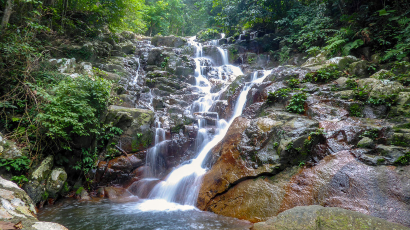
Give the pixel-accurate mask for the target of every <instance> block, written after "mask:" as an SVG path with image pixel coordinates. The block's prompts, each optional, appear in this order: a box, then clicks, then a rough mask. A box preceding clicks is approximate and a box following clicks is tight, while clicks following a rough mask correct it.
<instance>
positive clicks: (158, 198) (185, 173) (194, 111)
mask: <svg viewBox="0 0 410 230" xmlns="http://www.w3.org/2000/svg"><path fill="white" fill-rule="evenodd" d="M194 39H195V38H192V39H191V40H190V41H189V44H190V45H192V46H193V47H195V48H196V57H195V59H194V60H195V64H196V68H195V79H196V87H197V88H198V89H199V91H200V93H201V94H204V96H202V97H201V98H199V99H198V100H197V101H195V102H194V103H193V104H192V105H191V109H190V110H189V111H188V110H186V112H185V113H190V114H191V115H194V116H195V115H198V114H206V113H208V112H209V109H210V108H211V106H212V104H213V102H214V101H215V100H217V99H218V97H219V93H211V83H210V82H209V81H208V79H207V78H206V77H205V76H204V75H203V73H202V69H203V66H202V65H201V63H202V62H204V61H205V60H206V58H204V57H202V53H203V52H202V45H201V44H199V43H196V42H194ZM218 50H220V53H221V56H222V59H223V62H224V66H220V67H218V68H217V69H218V72H219V73H218V76H219V77H218V78H219V80H222V81H225V82H226V81H228V80H229V78H225V79H222V71H225V70H226V72H229V73H231V74H232V75H234V76H239V75H241V74H243V73H242V71H241V70H240V69H239V67H235V66H232V65H228V59H227V54H226V51H225V50H223V49H221V48H220V47H218ZM270 72H271V71H263V74H262V76H261V77H259V78H258V76H259V74H258V72H255V73H254V74H253V76H252V79H251V82H247V83H246V84H245V86H244V87H243V89H242V91H241V93H240V95H239V98H238V100H237V102H236V105H235V110H234V115H233V116H232V117H231V119H230V120H229V122H227V121H225V120H223V119H219V118H218V116H217V115H216V118H217V122H216V130H217V131H216V132H215V134H214V136H210V135H209V133H208V130H207V127H206V121H205V119H203V118H201V117H200V116H199V118H198V134H197V139H196V146H197V148H196V149H197V151H198V154H197V156H196V158H194V159H192V160H191V161H190V163H188V164H184V165H181V166H179V167H178V168H176V169H175V170H174V171H172V172H171V173H170V174H169V175H168V176H167V178H166V179H165V180H164V181H162V182H160V183H158V184H157V185H156V186H155V187H154V189H153V190H152V191H151V193H150V194H149V200H146V201H145V202H143V203H141V204H140V205H139V206H140V207H139V208H140V209H141V210H167V209H170V208H171V207H174V205H178V204H182V205H184V206H181V205H179V206H180V207H179V208H181V207H183V208H182V209H184V208H185V209H192V208H195V207H194V205H195V203H196V200H197V196H198V193H199V189H200V186H201V181H202V176H203V175H204V174H205V172H206V168H205V166H204V164H205V160H206V158H207V155H208V153H209V152H210V150H211V149H212V148H213V147H214V146H216V145H217V144H218V143H219V142H220V141H221V140H222V139H223V138H224V136H225V134H226V132H227V131H228V128H229V126H230V125H231V124H232V122H233V121H234V119H235V118H236V117H238V116H240V115H241V114H242V110H243V108H244V106H245V104H246V95H247V94H248V92H249V90H250V89H251V88H252V86H253V85H254V84H257V83H261V82H262V81H263V80H264V79H265V78H266V76H268V75H269V74H270ZM156 130H157V131H156V139H155V146H154V147H153V148H151V149H150V150H149V151H148V155H149V156H148V157H147V165H148V164H151V165H152V164H156V163H158V162H157V160H156V158H157V157H158V152H157V151H161V148H162V147H161V145H162V144H163V143H164V141H163V139H162V138H165V137H162V135H164V134H163V133H162V131H163V130H162V131H161V127H160V126H158V127H157V129H156ZM157 135H158V139H157ZM161 141H162V142H161ZM153 159H155V160H153ZM148 161H149V162H148ZM155 167H157V166H155ZM151 168H152V167H151ZM157 175H158V174H157ZM157 175H156V174H155V169H154V170H153V169H151V174H150V176H151V177H155V176H157ZM175 203H177V204H175Z"/></svg>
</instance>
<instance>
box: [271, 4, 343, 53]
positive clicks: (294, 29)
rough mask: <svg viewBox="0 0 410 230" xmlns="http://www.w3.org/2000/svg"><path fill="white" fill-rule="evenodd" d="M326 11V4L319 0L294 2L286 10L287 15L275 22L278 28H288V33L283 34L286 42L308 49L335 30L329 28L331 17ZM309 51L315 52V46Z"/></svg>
mask: <svg viewBox="0 0 410 230" xmlns="http://www.w3.org/2000/svg"><path fill="white" fill-rule="evenodd" d="M326 11H327V9H326V4H323V3H319V2H314V3H312V4H309V5H302V4H296V5H294V7H293V8H292V9H290V10H289V11H288V12H287V17H284V18H282V19H280V20H277V21H276V24H277V25H278V27H279V28H280V29H288V30H289V34H288V35H286V36H284V40H285V41H286V42H287V43H289V44H292V43H295V44H297V45H298V47H299V49H300V50H301V51H305V50H309V49H310V48H312V47H315V46H316V47H317V45H316V44H318V43H319V42H322V41H323V40H324V39H325V38H327V37H328V36H329V34H330V33H334V32H335V31H336V30H332V29H330V28H331V27H332V19H331V18H330V17H329V16H328V15H327V12H326ZM309 52H311V53H312V52H313V53H316V52H317V48H314V49H310V50H309Z"/></svg>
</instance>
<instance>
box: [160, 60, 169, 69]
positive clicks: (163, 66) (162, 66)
mask: <svg viewBox="0 0 410 230" xmlns="http://www.w3.org/2000/svg"><path fill="white" fill-rule="evenodd" d="M168 60H169V57H165V58H164V61H163V62H161V68H163V69H165V67H167V65H168Z"/></svg>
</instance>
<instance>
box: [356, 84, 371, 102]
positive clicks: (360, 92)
mask: <svg viewBox="0 0 410 230" xmlns="http://www.w3.org/2000/svg"><path fill="white" fill-rule="evenodd" d="M369 94H370V92H369V90H368V89H367V87H366V86H364V87H358V88H356V90H355V91H354V98H355V99H356V100H359V101H366V100H367V98H368V97H369Z"/></svg>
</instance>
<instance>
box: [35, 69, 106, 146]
mask: <svg viewBox="0 0 410 230" xmlns="http://www.w3.org/2000/svg"><path fill="white" fill-rule="evenodd" d="M110 91H111V83H110V82H109V81H107V80H105V79H102V78H99V77H96V78H95V79H92V78H90V77H88V76H79V77H77V78H74V79H72V78H66V79H65V80H63V81H61V82H60V83H59V84H58V85H57V86H56V87H54V89H52V92H51V93H50V94H48V95H46V100H47V101H48V102H49V103H47V104H45V105H43V106H42V112H41V113H39V114H38V115H37V118H36V119H37V121H38V122H39V123H40V124H41V125H42V126H43V127H44V128H45V130H46V131H45V132H46V135H47V136H49V137H50V138H51V139H60V140H64V141H65V142H69V141H71V138H72V135H73V134H75V135H78V136H90V135H91V134H98V132H99V129H98V128H99V118H100V115H101V114H102V112H103V111H104V110H105V109H106V106H107V103H108V100H109V97H110Z"/></svg>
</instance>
